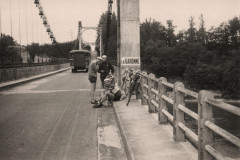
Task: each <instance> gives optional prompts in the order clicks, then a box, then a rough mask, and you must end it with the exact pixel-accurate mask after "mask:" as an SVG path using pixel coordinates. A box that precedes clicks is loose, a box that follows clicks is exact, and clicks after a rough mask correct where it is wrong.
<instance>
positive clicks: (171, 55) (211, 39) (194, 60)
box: [140, 15, 240, 99]
mask: <svg viewBox="0 0 240 160" xmlns="http://www.w3.org/2000/svg"><path fill="white" fill-rule="evenodd" d="M199 20H200V25H199V28H198V29H197V28H196V27H195V22H194V17H191V18H190V19H189V28H188V29H187V30H181V31H179V32H178V33H177V34H175V33H174V30H175V26H174V25H173V21H172V20H168V21H167V27H165V26H164V25H163V24H162V23H161V22H158V21H155V20H154V19H148V20H145V22H143V23H142V24H141V27H140V38H141V39H140V42H141V43H140V45H141V53H140V55H141V61H142V66H141V67H142V69H143V70H146V71H148V72H153V73H154V74H156V76H158V77H167V78H168V79H173V78H179V77H182V79H184V81H185V84H186V85H187V87H190V88H192V89H194V90H201V89H208V90H213V91H220V92H221V93H222V95H223V96H224V97H225V98H234V99H237V98H240V93H239V92H240V18H238V17H234V18H233V19H231V20H229V21H228V22H223V23H222V24H220V25H219V26H218V27H211V28H210V29H209V30H208V31H207V30H206V28H205V21H204V18H203V15H201V16H200V17H199Z"/></svg>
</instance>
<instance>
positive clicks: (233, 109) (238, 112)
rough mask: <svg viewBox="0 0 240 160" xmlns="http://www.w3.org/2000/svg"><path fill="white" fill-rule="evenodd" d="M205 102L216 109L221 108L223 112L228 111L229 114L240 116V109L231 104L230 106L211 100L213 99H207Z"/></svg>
mask: <svg viewBox="0 0 240 160" xmlns="http://www.w3.org/2000/svg"><path fill="white" fill-rule="evenodd" d="M205 101H206V102H207V103H209V104H211V105H213V106H215V107H218V108H221V109H223V110H226V111H228V112H231V113H233V114H236V115H238V116H240V108H238V107H235V106H233V105H231V104H228V103H225V102H222V101H219V100H216V99H211V98H206V100H205Z"/></svg>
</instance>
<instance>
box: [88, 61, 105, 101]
mask: <svg viewBox="0 0 240 160" xmlns="http://www.w3.org/2000/svg"><path fill="white" fill-rule="evenodd" d="M100 63H102V58H101V57H97V58H96V59H95V60H93V61H92V62H91V63H90V64H89V68H88V79H89V81H90V83H91V91H90V96H91V103H92V104H96V103H97V101H96V100H95V99H94V93H95V90H96V83H97V72H98V69H99V64H100Z"/></svg>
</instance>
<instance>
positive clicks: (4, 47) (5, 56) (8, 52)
mask: <svg viewBox="0 0 240 160" xmlns="http://www.w3.org/2000/svg"><path fill="white" fill-rule="evenodd" d="M15 45H17V43H16V42H15V41H14V39H13V38H12V37H11V36H9V35H5V34H1V40H0V57H1V63H4V62H13V61H14V59H18V58H19V57H18V55H17V52H16V50H14V49H13V48H12V47H11V46H15Z"/></svg>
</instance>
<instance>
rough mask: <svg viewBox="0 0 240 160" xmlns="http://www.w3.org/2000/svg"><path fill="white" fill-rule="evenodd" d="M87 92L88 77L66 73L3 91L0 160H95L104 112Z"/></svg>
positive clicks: (0, 119)
mask: <svg viewBox="0 0 240 160" xmlns="http://www.w3.org/2000/svg"><path fill="white" fill-rule="evenodd" d="M98 80H99V79H98ZM89 88H90V83H89V81H88V80H87V73H85V72H78V73H71V72H70V71H66V72H63V73H60V74H57V75H54V76H50V77H47V78H44V79H40V80H37V81H33V82H30V83H27V84H24V85H21V86H17V87H15V88H11V89H8V90H4V91H0V110H1V112H0V159H1V160H48V159H49V160H50V159H51V160H77V159H81V160H82V159H83V160H85V159H86V160H95V159H97V157H98V147H97V124H98V117H99V114H102V113H101V112H102V111H101V110H99V109H94V108H92V104H90V91H89ZM100 88H101V87H100V82H99V81H98V84H97V95H100V93H101V92H100Z"/></svg>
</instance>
